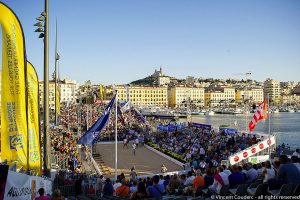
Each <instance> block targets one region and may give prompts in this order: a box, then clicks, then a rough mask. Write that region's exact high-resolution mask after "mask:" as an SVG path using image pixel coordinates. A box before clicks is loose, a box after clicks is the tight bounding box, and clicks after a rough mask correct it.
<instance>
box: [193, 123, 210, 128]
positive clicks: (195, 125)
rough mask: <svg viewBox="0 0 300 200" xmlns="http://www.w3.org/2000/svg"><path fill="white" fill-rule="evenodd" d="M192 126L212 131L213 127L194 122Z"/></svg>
mask: <svg viewBox="0 0 300 200" xmlns="http://www.w3.org/2000/svg"><path fill="white" fill-rule="evenodd" d="M191 125H192V127H196V128H202V129H207V130H211V125H208V124H200V123H194V122H192V123H191Z"/></svg>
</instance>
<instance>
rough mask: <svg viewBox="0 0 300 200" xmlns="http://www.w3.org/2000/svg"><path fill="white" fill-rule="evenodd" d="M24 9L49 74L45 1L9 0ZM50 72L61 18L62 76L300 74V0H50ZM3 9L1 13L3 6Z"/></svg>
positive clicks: (33, 52) (100, 79) (29, 44)
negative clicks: (39, 29)
mask: <svg viewBox="0 0 300 200" xmlns="http://www.w3.org/2000/svg"><path fill="white" fill-rule="evenodd" d="M2 1H3V2H4V3H6V4H7V5H8V6H9V7H11V8H12V9H13V10H14V11H15V12H16V14H17V15H18V17H19V19H20V21H21V23H22V26H23V29H24V32H25V37H26V49H27V58H28V60H30V61H31V62H32V63H33V64H34V65H35V67H36V68H37V71H38V74H39V77H40V79H42V78H43V76H42V74H43V42H42V40H41V39H38V34H37V33H35V32H34V30H35V27H34V26H33V24H34V23H35V22H36V20H35V18H36V17H38V16H39V15H40V13H41V11H42V10H43V7H44V1H42V0H39V1H37V0H22V1H20V0H2ZM49 7H50V74H51V73H52V72H53V69H54V40H55V19H56V17H57V19H58V22H59V24H58V26H59V47H58V48H59V53H60V56H61V60H60V64H59V65H60V73H61V77H66V78H69V79H75V80H77V81H78V82H80V83H83V82H84V81H85V80H91V81H92V82H93V83H103V84H111V83H117V84H120V83H129V82H131V81H133V80H136V79H139V78H143V77H145V76H147V75H150V74H152V73H153V71H154V69H155V68H156V69H158V68H159V67H160V66H162V67H163V70H164V72H165V73H166V74H167V75H170V76H175V77H177V78H185V77H186V76H188V75H192V76H195V77H213V78H229V77H231V78H240V79H241V78H243V77H242V76H237V75H233V74H238V73H245V72H247V71H252V76H251V78H253V79H256V80H260V81H262V80H265V79H266V78H268V77H271V78H274V79H277V80H281V81H287V80H295V81H300V78H299V77H300V1H298V0H264V1H261V0H251V1H250V0H249V1H246V0H245V1H240V0H235V1H233V0H226V1H224V0H207V1H203V0H151V1H147V0H136V1H133V0H128V1H127V0H110V1H103V0H85V1H78V0H64V1H61V0H49ZM0 14H1V13H0Z"/></svg>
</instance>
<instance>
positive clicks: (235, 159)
mask: <svg viewBox="0 0 300 200" xmlns="http://www.w3.org/2000/svg"><path fill="white" fill-rule="evenodd" d="M275 143H276V141H275V136H272V137H270V139H266V140H264V141H262V142H259V143H257V144H256V145H253V146H252V147H250V148H247V149H245V150H243V151H240V152H238V153H236V154H234V155H232V156H230V157H229V162H230V164H231V165H234V164H236V163H239V162H241V161H242V160H245V159H248V158H249V157H250V156H252V155H255V154H257V153H258V152H260V151H262V150H264V149H266V148H268V147H269V146H272V145H274V144H275Z"/></svg>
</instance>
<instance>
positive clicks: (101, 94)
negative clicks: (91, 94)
mask: <svg viewBox="0 0 300 200" xmlns="http://www.w3.org/2000/svg"><path fill="white" fill-rule="evenodd" d="M99 96H100V97H99V98H100V100H101V102H102V101H103V99H104V98H103V85H101V84H100V86H99Z"/></svg>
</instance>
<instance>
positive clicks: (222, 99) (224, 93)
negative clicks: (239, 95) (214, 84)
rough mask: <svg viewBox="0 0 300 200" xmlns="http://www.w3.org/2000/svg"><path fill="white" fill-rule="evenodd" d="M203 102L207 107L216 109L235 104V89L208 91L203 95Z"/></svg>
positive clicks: (224, 88)
mask: <svg viewBox="0 0 300 200" xmlns="http://www.w3.org/2000/svg"><path fill="white" fill-rule="evenodd" d="M204 99H205V100H204V102H205V106H207V107H218V106H222V105H225V104H228V105H232V104H234V103H235V89H234V88H227V87H223V88H222V87H218V88H214V89H209V90H207V91H206V92H205V93H204Z"/></svg>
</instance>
